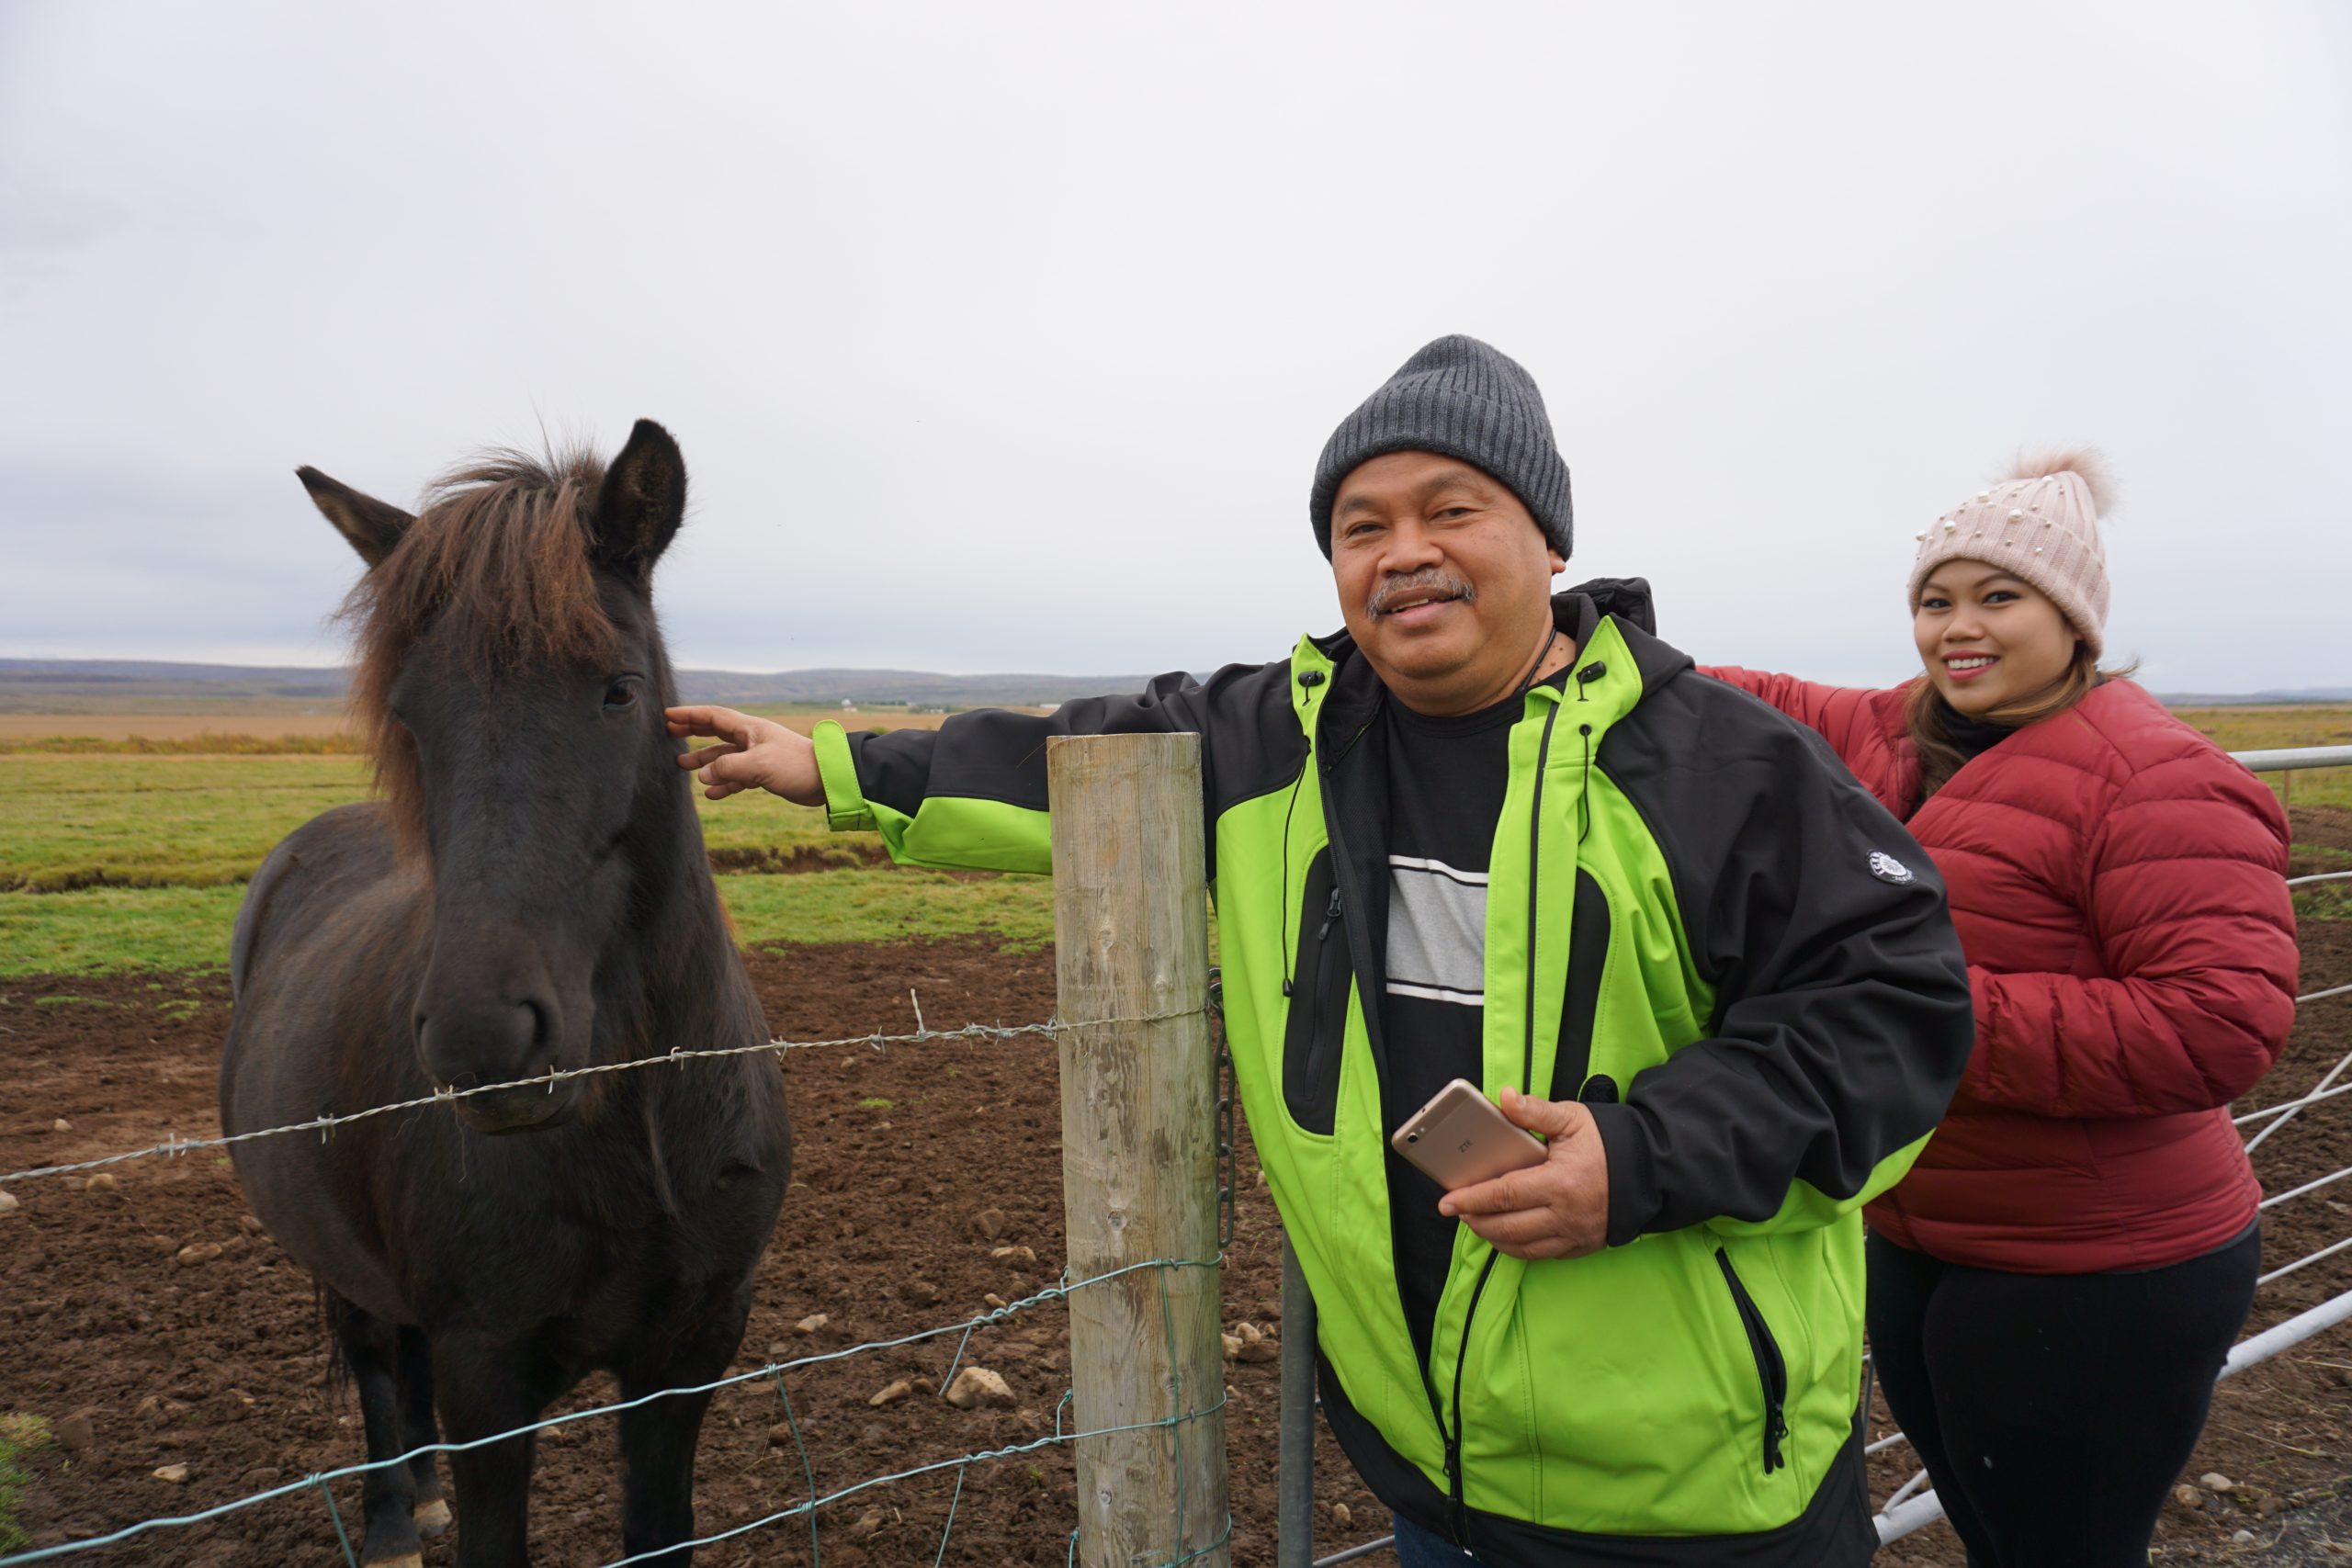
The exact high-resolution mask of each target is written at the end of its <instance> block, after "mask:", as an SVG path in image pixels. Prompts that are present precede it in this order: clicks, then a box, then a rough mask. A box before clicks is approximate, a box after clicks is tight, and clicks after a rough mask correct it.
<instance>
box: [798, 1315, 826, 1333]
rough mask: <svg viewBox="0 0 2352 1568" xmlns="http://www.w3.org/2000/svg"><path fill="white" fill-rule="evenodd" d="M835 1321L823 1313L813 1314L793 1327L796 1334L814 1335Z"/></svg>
mask: <svg viewBox="0 0 2352 1568" xmlns="http://www.w3.org/2000/svg"><path fill="white" fill-rule="evenodd" d="M832 1321H833V1320H832V1319H831V1318H830V1317H828V1316H826V1315H825V1314H823V1313H821V1312H812V1313H810V1314H809V1315H808V1316H807V1317H804V1318H802V1319H801V1320H800V1321H799V1322H798V1323H796V1324H794V1325H792V1331H793V1332H794V1333H795V1334H814V1333H816V1332H817V1330H819V1329H820V1328H822V1327H824V1326H825V1325H827V1324H829V1323H831V1322H832Z"/></svg>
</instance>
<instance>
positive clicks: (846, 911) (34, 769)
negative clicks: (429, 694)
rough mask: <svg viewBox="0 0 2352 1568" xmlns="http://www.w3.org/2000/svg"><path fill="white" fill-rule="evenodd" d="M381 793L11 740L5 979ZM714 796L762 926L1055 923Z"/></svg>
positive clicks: (739, 897) (770, 933) (225, 765)
mask: <svg viewBox="0 0 2352 1568" xmlns="http://www.w3.org/2000/svg"><path fill="white" fill-rule="evenodd" d="M2181 716H2182V717H2183V718H2184V719H2186V720H2188V722H2189V723H2191V724H2194V725H2196V726H2197V727H2198V728H2200V729H2202V730H2204V731H2205V732H2206V733H2208V734H2210V735H2211V736H2212V737H2213V739H2215V741H2217V742H2218V743H2219V744H2221V745H2222V746H2223V747H2225V748H2228V749H2230V750H2246V749H2269V748H2276V747H2286V746H2311V745H2342V744H2352V707H2316V706H2314V707H2279V708H2201V709H2187V710H2183V712H2182V715H2181ZM257 744H259V743H257ZM2268 777H2269V779H2270V781H2271V784H2272V787H2273V788H2275V789H2282V791H2290V792H2291V797H2292V800H2293V802H2294V804H2295V805H2296V806H2298V807H2304V806H2320V805H2333V806H2339V807H2352V769H2341V768H2340V769H2326V770H2319V771H2313V772H2308V773H2300V774H2297V775H2294V776H2293V779H2292V782H2291V784H2284V783H2282V781H2285V780H2286V779H2287V777H2288V775H2284V774H2271V775H2268ZM367 793H368V767H367V763H366V761H364V760H363V759H361V758H357V757H354V756H350V755H343V754H334V753H320V752H318V751H316V750H311V749H310V743H309V742H307V741H305V742H302V743H301V745H300V748H299V749H296V750H288V751H287V752H284V753H277V754H271V753H267V752H266V751H261V750H254V751H252V752H250V753H249V754H241V755H232V756H208V755H187V754H179V753H176V752H171V751H164V752H145V753H141V752H138V751H133V750H112V751H105V752H90V751H67V750H42V749H40V747H39V746H38V745H34V746H27V747H21V748H19V749H17V750H8V751H5V752H0V977H5V976H22V975H28V974H37V973H51V974H96V973H122V972H129V971H136V970H145V969H163V970H170V969H179V970H202V969H216V968H219V967H220V966H222V965H223V964H226V963H227V961H228V942H229V928H230V925H231V923H232V921H233V920H234V919H235V916H236V908H237V904H238V901H239V899H240V898H242V897H243V886H242V884H243V882H244V880H245V879H246V878H247V877H249V876H250V875H251V874H253V872H254V868H255V867H256V866H258V865H259V864H260V863H261V861H262V858H263V857H264V856H265V855H266V854H267V853H268V852H269V850H270V848H271V846H272V845H274V844H276V843H277V840H279V839H281V838H283V837H284V836H285V835H286V834H287V833H288V832H290V831H291V830H292V829H295V828H297V827H299V826H300V824H301V823H303V822H304V821H306V820H308V819H309V818H311V817H313V816H316V815H317V814H318V813H319V812H321V811H323V810H325V809H327V808H328V807H332V806H336V805H339V804H342V803H344V802H346V801H353V800H359V799H364V798H365V797H366V795H367ZM696 804H697V806H698V807H700V808H701V812H702V821H703V832H704V836H705V840H706V842H707V844H708V846H709V848H710V852H711V856H712V861H713V863H714V865H715V866H716V867H717V868H718V870H719V871H720V873H721V875H720V876H719V878H718V883H719V890H720V895H721V897H724V898H725V900H726V902H727V906H728V909H729V913H730V914H731V915H732V916H733V918H734V919H735V921H736V925H737V930H738V932H739V934H740V935H741V938H742V940H743V941H744V942H748V943H753V944H760V943H767V942H869V941H886V940H893V939H898V938H902V937H907V936H912V935H924V934H933V935H964V934H970V933H976V932H991V933H994V934H996V935H998V936H1000V937H1001V938H1002V939H1003V940H1004V941H1006V942H1008V943H1014V944H1023V945H1026V944H1031V943H1035V942H1042V941H1045V940H1046V939H1048V938H1049V937H1050V935H1051V934H1052V929H1053V907H1052V889H1051V887H1050V886H1049V885H1048V884H1047V883H1046V881H1045V880H1043V879H1041V878H1033V877H1010V876H1008V877H989V878H982V879H970V878H961V877H953V876H947V875H944V874H934V873H927V872H910V871H895V870H890V869H887V868H883V867H880V866H878V865H876V862H877V861H878V860H879V859H880V858H881V844H880V840H878V839H877V838H876V836H875V835H873V834H870V833H850V834H834V833H828V832H827V831H826V830H825V828H824V821H823V818H822V815H821V814H820V813H819V812H817V811H814V810H810V809H808V808H806V807H796V806H791V805H787V804H786V803H785V802H783V801H781V800H777V799H775V798H774V797H773V796H769V795H739V796H737V797H735V798H733V799H731V800H727V801H723V802H718V803H717V804H713V803H710V802H707V801H701V800H697V802H696ZM812 865H813V866H820V867H829V868H830V869H819V870H809V869H807V868H809V867H810V866H812ZM786 869H790V870H792V872H793V874H788V875H767V874H758V873H761V872H763V871H779V870H786ZM2312 912H2313V913H2318V912H2321V911H2320V910H2319V909H2317V908H2314V909H2313V911H2312Z"/></svg>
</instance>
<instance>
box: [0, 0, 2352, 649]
mask: <svg viewBox="0 0 2352 1568" xmlns="http://www.w3.org/2000/svg"><path fill="white" fill-rule="evenodd" d="M2347 278H2352V8H2347V7H2346V6H2342V5H2340V4H2336V3H2334V0H2328V3H2312V4H2287V3H2281V4H2249V5H2242V6H2163V5H2146V4H2120V5H2109V6H2084V5H2059V4H2031V5H1998V4H1984V5H1975V6H1967V7H1963V8H1951V7H1943V8H1937V9H1935V10H1932V11H1931V10H1930V9H1929V8H1926V7H1917V6H1902V7H1891V6H1875V5H1868V6H1865V5H1849V6H1827V5H1822V6H1734V5H1713V6H1611V7H1607V8H1603V7H1600V6H1560V5H1526V6H1521V5H1480V6H1385V5H1368V4H1359V5H1347V6H1312V7H1308V6H1265V5H1252V6H1235V7H1216V6H1161V7H1141V6H1101V5H1080V4H1069V5H1054V6H1019V5H1011V4H1005V3H1003V0H996V3H992V4H989V5H987V6H972V5H964V4H954V5H950V4H937V5H872V6H841V5H828V6H756V7H754V6H742V7H696V6H662V7H658V8H657V7H650V6H641V5H638V6H611V7H605V6H582V5H574V4H567V5H563V6H487V5H481V4H468V5H464V6H435V5H419V4H404V5H402V6H398V7H368V8H361V7H354V6H315V5H307V4H288V5H267V4H254V3H244V0H211V3H209V4H206V5H204V6H182V5H170V6H165V5H107V6H88V5H67V4H40V3H30V4H28V3H25V0H15V3H11V4H7V5H6V6H0V539H5V561H4V562H0V655H17V656H24V655H32V656H68V657H127V658H163V659H181V658H190V659H206V660H243V661H263V660H266V661H272V662H302V663H329V662H333V661H334V660H336V659H337V658H338V657H339V651H340V644H339V643H338V641H337V640H336V638H335V637H334V635H333V634H332V633H331V631H330V630H329V629H328V628H327V627H326V626H324V624H323V616H324V615H325V613H326V612H327V611H328V610H329V609H330V608H331V607H332V606H333V605H334V603H335V601H336V600H337V599H338V598H339V597H340V595H341V594H342V592H343V591H344V590H345V587H347V586H348V584H349V582H350V581H351V579H352V577H353V576H354V574H355V572H356V558H353V557H352V556H351V555H350V554H349V552H348V551H347V549H346V548H345V547H344V546H343V544H342V543H341V542H340V540H339V539H337V538H336V536H334V534H333V533H332V531H331V530H330V529H329V528H328V527H327V525H326V524H325V523H324V522H323V521H322V520H321V519H320V518H319V517H318V516H317V515H316V513H313V512H312V511H311V509H310V507H309V505H308V503H307V502H306V501H305V499H304V497H303V494H302V492H301V491H300V487H299V486H298V485H297V484H296V482H295V480H294V479H293V476H292V472H291V470H292V469H293V468H295V466H296V465H298V464H301V463H314V464H317V465H318V466H320V467H321V468H325V469H326V470H327V471H328V472H330V473H332V474H334V475H335V476H336V477H337V478H339V479H344V480H345V481H346V482H348V483H351V484H354V485H356V486H358V487H360V488H362V489H365V490H368V491H373V492H375V493H378V494H379V495H382V496H384V497H386V498H387V499H390V500H395V501H399V502H403V503H406V502H411V501H413V498H414V497H415V495H416V492H417V491H418V490H419V489H420V487H421V486H422V485H423V483H424V480H425V479H427V478H428V477H429V476H430V475H431V474H432V473H433V472H434V471H435V470H436V469H438V468H441V467H443V466H445V465H446V464H447V463H448V462H450V461H451V460H452V459H454V458H455V457H458V456H459V455H460V454H462V453H463V452H464V451H466V450H467V449H469V448H470V447H473V446H481V445H485V444H490V443H519V444H526V445H535V444H537V441H538V439H539V432H540V429H541V426H542V424H543V423H544V425H545V426H546V428H547V429H548V430H549V431H550V432H554V433H557V434H579V435H583V436H588V437H591V438H593V439H594V441H596V442H597V443H598V444H599V445H601V446H603V447H604V448H605V450H606V451H608V452H609V451H610V450H611V449H613V448H614V447H615V446H617V444H618V443H619V441H620V440H621V439H622V437H623V436H624V435H625V434H627V432H628V424H629V422H630V421H631V420H632V419H633V418H635V417H637V416H639V415H648V416H650V417H653V418H657V419H660V420H662V422H663V423H666V424H667V425H668V426H669V427H670V428H671V430H672V431H673V433H675V434H676V435H677V436H678V438H679V440H680V441H681V443H682V444H683V445H684V448H685V452H686V457H687V461H688V464H689V466H690V468H691V469H692V471H693V476H694V478H693V490H694V502H693V513H692V515H691V518H690V522H689V525H688V528H687V530H686V532H685V533H684V535H683V536H682V537H681V541H680V544H679V545H678V547H676V548H674V549H673V551H672V552H671V555H670V556H669V558H667V559H666V560H665V561H664V563H663V566H662V573H661V577H660V581H659V587H660V592H661V601H662V608H663V614H664V617H665V621H666V624H667V626H668V629H669V635H670V640H671V644H672V647H673V651H674V652H675V654H676V655H677V656H678V657H679V658H680V660H682V661H684V662H685V663H688V664H695V665H706V666H708V665H716V666H724V667H730V668H738V669H789V668H801V667H808V666H815V665H825V664H868V665H892V666H898V667H905V668H927V669H939V670H950V671H986V670H1011V669H1024V670H1053V671H1088V672H1098V671H1136V670H1146V669H1164V668H1173V667H1187V668H1193V669H1204V668H1208V667H1210V666H1213V665H1215V664H1217V663H1221V662H1223V661H1225V660H1235V659H1241V660H1261V659H1266V658H1271V657H1275V656H1277V655H1279V654H1280V653H1282V652H1283V650H1284V649H1286V648H1287V647H1288V645H1289V644H1290V643H1291V641H1292V640H1293V639H1294V638H1295V636H1296V635H1297V634H1298V633H1299V632H1300V631H1303V630H1308V629H1314V630H1324V629H1328V628H1329V627H1330V626H1334V625H1336V624H1337V621H1338V615H1337V612H1336V609H1335V607H1334V604H1333V602H1332V599H1331V592H1330V584H1329V576H1328V575H1327V572H1326V569H1325V567H1324V565H1323V561H1322V558H1321V557H1320V556H1318V555H1317V553H1316V550H1315V548H1314V546H1313V543H1312V541H1311V539H1310V536H1309V534H1308V530H1307V525H1306V490H1307V481H1308V479H1309V476H1310V474H1311V471H1312V468H1313V464H1314V460H1315V457H1316V453H1317V449H1318V448H1319V447H1320V446H1321V444H1322V442H1323V439H1324V437H1325V436H1326V435H1327V434H1329V430H1330V428H1331V427H1332V425H1333V424H1335V423H1337V422H1338V421H1339V419H1340V417H1341V416H1342V415H1344V414H1345V413H1346V412H1348V411H1349V410H1350V409H1351V407H1353V405H1354V404H1355V403H1356V402H1357V401H1358V400H1360V399H1361V398H1362V397H1363V395H1364V394H1365V393H1367V392H1369V391H1370V390H1371V389H1373V388H1374V386H1375V385H1377V384H1378V383H1379V382H1380V381H1381V380H1382V379H1383V378H1385V376H1386V375H1387V374H1388V373H1389V372H1390V371H1391V370H1392V369H1394V368H1395V367H1396V366H1397V364H1398V363H1400V362H1401V361H1402V360H1403V359H1404V358H1405V357H1406V356H1407V355H1409V354H1410V353H1411V352H1412V350H1413V349H1414V348H1415V347H1416V346H1417V345H1419V344H1421V343H1422V342H1424V341H1425V340H1427V339H1429V338H1430V337H1433V336H1436V335H1438V334H1441V333H1449V332H1467V333H1475V334H1476V335H1478V336H1481V337H1484V338H1487V339H1488V340H1489V341H1491V342H1493V343H1494V344H1498V346H1500V347H1501V348H1503V349H1504V350H1505V351H1506V352H1508V353H1510V354H1511V355H1514V356H1515V357H1517V358H1519V359H1520V360H1521V362H1522V363H1524V364H1525V365H1526V366H1527V367H1529V368H1530V369H1531V370H1532V372H1533V373H1534V375H1535V377H1536V378H1537V379H1538V381H1539V382H1540V383H1541V384H1542V386H1543V388H1544V394H1545V396H1546V398H1547V400H1549V403H1550V406H1551V410H1552V414H1553V418H1554V421H1555V424H1556V426H1557V428H1558V431H1559V435H1560V439H1561V444H1562V447H1563V449H1564V451H1565V452H1566V456H1567V458H1568V463H1569V467H1570V468H1571V470H1572V471H1573V474H1574V477H1575V478H1574V482H1575V493H1576V514H1577V549H1576V557H1575V559H1574V560H1573V561H1572V562H1571V564H1570V570H1571V571H1572V572H1577V573H1584V574H1602V573H1609V574H1621V573H1641V574H1644V575H1646V576H1648V577H1649V578H1651V579H1652V580H1653V581H1654V582H1655V584H1656V586H1657V595H1658V603H1659V608H1660V619H1661V628H1660V629H1661V630H1662V631H1663V632H1664V633H1665V634H1666V635H1667V636H1668V637H1669V638H1670V639H1671V640H1674V641H1676V642H1678V643H1679V644H1680V645H1682V646H1683V647H1685V648H1688V649H1691V651H1693V652H1694V653H1697V654H1698V655H1700V656H1701V657H1702V658H1713V659H1736V660H1741V661H1744V662H1747V663H1751V664H1757V665H1762V666H1768V667H1777V668H1784V669H1792V670H1795V671H1800V672H1803V673H1806V674H1811V675H1814V676H1816V677H1821V678H1827V679H1838V680H1855V681H1862V680H1868V681H1884V680H1890V679H1893V678H1896V677H1898V676H1900V675H1902V674H1903V673H1905V671H1906V670H1907V669H1909V668H1911V667H1912V665H1913V656H1912V654H1911V650H1910V644H1909V636H1908V620H1907V616H1906V613H1905V606H1904V603H1903V599H1902V587H1903V581H1904V577H1905V570H1906V569H1907V567H1908V565H1909V562H1910V558H1911V554H1912V551H1913V549H1914V544H1913V537H1912V536H1913V535H1914V534H1915V533H1916V532H1917V530H1918V529H1919V528H1920V527H1922V526H1924V525H1926V523H1927V522H1928V520H1929V519H1931V518H1933V517H1934V516H1935V515H1936V514H1937V513H1939V512H1941V511H1943V510H1945V509H1946V508H1948V507H1949V506H1950V505H1951V503H1952V502H1954V501H1955V500H1957V499H1958V498H1959V497H1960V496H1961V495H1962V493H1963V492H1966V491H1973V490H1974V489H1976V488H1977V487H1978V486H1979V485H1980V484H1981V483H1982V482H1983V481H1984V480H1985V479H1988V478H1991V477H1994V476H1995V474H1996V471H1997V469H1998V468H1999V467H2000V465H2001V464H2002V463H2003V462H2004V461H2005V459H2006V458H2007V457H2008V456H2009V455H2010V454H2012V453H2013V452H2014V451H2015V450H2016V449H2017V448H2018V446H2019V445H2020V444H2037V443H2042V442H2048V441H2053V440H2058V441H2064V440H2089V441H2094V442H2096V443H2098V444H2099V445H2101V446H2104V447H2105V448H2106V450H2107V451H2108V453H2109V457H2111V459H2112V462H2113V466H2114V468H2115V469H2116V470H2117V473H2118V475H2119V478H2120V486H2121V491H2122V502H2121V503H2120V506H2119V508H2118V510H2117V512H2116V513H2115V514H2114V516H2113V518H2112V527H2111V529H2110V532H2109V551H2110V558H2111V561H2112V568H2113V574H2114V581H2115V596H2114V603H2115V609H2114V616H2113V619H2112V621H2111V622H2110V626H2109V648H2110V649H2112V650H2114V651H2115V652H2117V653H2120V654H2137V655H2138V656H2140V657H2141V658H2142V659H2143V660H2144V678H2145V679H2147V680H2149V681H2150V682H2152V683H2154V684H2155V685H2158V686H2159V687H2161V688H2164V689H2170V690H2182V689H2195V690H2205V691H2226V690H2247V689H2253V688H2256V687H2262V686H2281V685H2312V684H2339V683H2352V652H2347V650H2346V622H2347V617H2346V615H2345V613H2344V609H2343V604H2344V600H2345V594H2346V586H2347V583H2348V582H2352V544H2347V523H2352V505H2347V502H2346V466H2347V455H2352V439H2348V438H2347V437H2352V288H2347V285H2346V279H2347Z"/></svg>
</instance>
